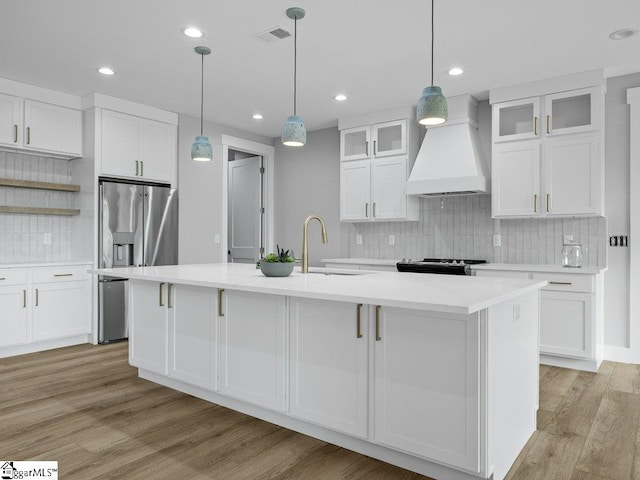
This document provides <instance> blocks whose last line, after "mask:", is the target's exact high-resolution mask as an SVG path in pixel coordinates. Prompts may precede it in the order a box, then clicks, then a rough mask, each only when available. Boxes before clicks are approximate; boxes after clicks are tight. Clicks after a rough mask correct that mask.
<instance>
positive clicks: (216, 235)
mask: <svg viewBox="0 0 640 480" xmlns="http://www.w3.org/2000/svg"><path fill="white" fill-rule="evenodd" d="M213 243H215V244H216V245H220V234H219V233H216V234H215V235H214V236H213Z"/></svg>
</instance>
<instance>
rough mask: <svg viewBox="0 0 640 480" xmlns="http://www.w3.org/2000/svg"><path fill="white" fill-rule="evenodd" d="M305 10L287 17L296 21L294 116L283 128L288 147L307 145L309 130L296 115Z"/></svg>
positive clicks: (295, 10)
mask: <svg viewBox="0 0 640 480" xmlns="http://www.w3.org/2000/svg"><path fill="white" fill-rule="evenodd" d="M304 14H305V12H304V10H303V9H302V8H299V7H291V8H288V9H287V17H289V18H291V19H292V20H293V21H294V33H293V115H291V116H289V117H288V118H287V122H286V123H285V124H284V126H283V127H282V144H283V145H287V146H288V147H302V146H303V145H304V144H305V143H307V129H306V128H305V126H304V123H303V122H302V117H300V116H298V115H297V114H296V94H297V93H298V92H297V74H298V20H301V19H303V18H304Z"/></svg>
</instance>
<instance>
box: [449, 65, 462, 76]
mask: <svg viewBox="0 0 640 480" xmlns="http://www.w3.org/2000/svg"><path fill="white" fill-rule="evenodd" d="M463 73H464V70H462V69H461V68H460V67H454V68H452V69H451V70H449V75H451V76H453V77H457V76H458V75H462V74H463Z"/></svg>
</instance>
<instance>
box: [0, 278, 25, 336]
mask: <svg viewBox="0 0 640 480" xmlns="http://www.w3.org/2000/svg"><path fill="white" fill-rule="evenodd" d="M0 278H3V277H2V276H0ZM27 288H28V287H27V285H26V279H25V284H23V285H8V286H4V285H3V282H2V281H1V280H0V312H2V314H1V315H0V332H1V333H0V347H8V346H13V345H21V344H24V343H27V322H28V320H29V317H28V308H27Z"/></svg>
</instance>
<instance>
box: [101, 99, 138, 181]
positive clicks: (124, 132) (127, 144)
mask: <svg viewBox="0 0 640 480" xmlns="http://www.w3.org/2000/svg"><path fill="white" fill-rule="evenodd" d="M138 120H139V119H138V118H137V117H133V116H131V115H125V114H124V113H118V112H112V111H110V110H103V111H102V135H101V137H100V138H101V148H100V154H101V155H100V156H101V171H102V174H104V175H117V176H121V177H122V176H123V177H136V176H138V175H139V174H140V171H139V168H140V167H139V160H140V159H139V157H138Z"/></svg>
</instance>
